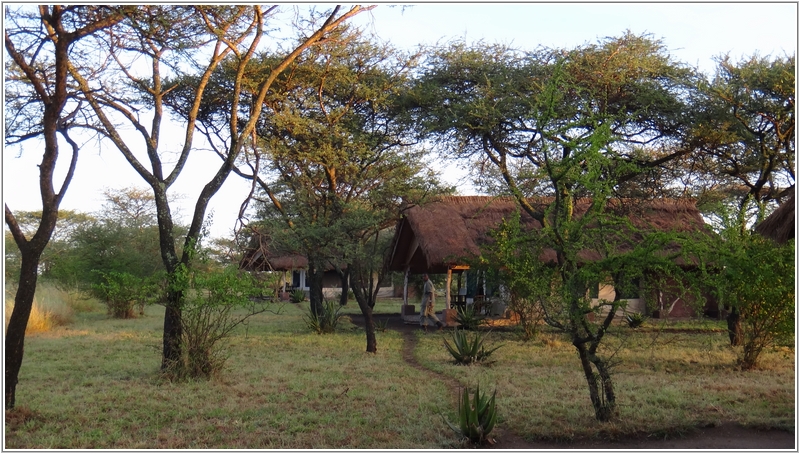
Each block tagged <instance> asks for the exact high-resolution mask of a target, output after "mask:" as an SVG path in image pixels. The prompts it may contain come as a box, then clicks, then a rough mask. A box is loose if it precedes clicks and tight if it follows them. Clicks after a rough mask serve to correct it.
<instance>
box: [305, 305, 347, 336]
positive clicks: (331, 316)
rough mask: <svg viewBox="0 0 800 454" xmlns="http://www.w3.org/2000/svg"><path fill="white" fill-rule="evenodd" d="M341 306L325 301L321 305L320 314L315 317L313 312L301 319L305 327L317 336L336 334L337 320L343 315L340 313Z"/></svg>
mask: <svg viewBox="0 0 800 454" xmlns="http://www.w3.org/2000/svg"><path fill="white" fill-rule="evenodd" d="M341 310H342V306H340V305H339V304H338V303H335V302H333V301H326V302H325V304H323V305H322V312H321V313H320V314H319V315H317V314H315V313H314V311H313V310H310V311H309V312H308V314H306V315H305V316H304V317H303V320H304V321H305V322H306V326H307V327H308V328H309V329H311V330H312V331H315V332H316V333H317V334H330V333H334V332H336V326H337V325H338V324H339V319H340V318H342V316H343V315H344V314H342V313H341Z"/></svg>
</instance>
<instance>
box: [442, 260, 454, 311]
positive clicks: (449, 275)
mask: <svg viewBox="0 0 800 454" xmlns="http://www.w3.org/2000/svg"><path fill="white" fill-rule="evenodd" d="M451 282H453V269H452V268H450V267H447V284H445V285H446V286H445V288H444V307H445V309H450V283H451Z"/></svg>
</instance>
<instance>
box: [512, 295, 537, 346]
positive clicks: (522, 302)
mask: <svg viewBox="0 0 800 454" xmlns="http://www.w3.org/2000/svg"><path fill="white" fill-rule="evenodd" d="M508 308H509V309H510V310H511V312H512V313H513V314H516V315H517V316H518V317H519V329H520V330H521V332H522V340H525V341H528V340H531V339H533V338H535V337H536V334H537V333H538V332H539V326H540V325H541V323H542V320H543V319H544V309H543V308H542V305H541V303H539V301H538V300H536V299H532V298H522V297H520V296H518V295H517V294H515V293H512V294H511V298H510V300H509V302H508Z"/></svg>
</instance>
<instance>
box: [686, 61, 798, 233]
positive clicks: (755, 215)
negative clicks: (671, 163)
mask: <svg viewBox="0 0 800 454" xmlns="http://www.w3.org/2000/svg"><path fill="white" fill-rule="evenodd" d="M794 98H795V56H794V55H786V56H783V57H781V56H776V57H772V56H768V57H762V56H759V55H758V54H755V55H753V56H751V57H745V58H743V59H741V60H740V61H733V60H732V59H731V58H730V56H728V55H726V56H723V57H720V58H718V66H717V72H716V73H715V74H714V75H713V76H712V77H711V79H710V80H707V81H706V80H703V81H701V83H700V84H699V86H698V100H697V102H696V103H695V106H694V108H695V109H696V110H697V111H698V113H699V118H698V120H697V121H695V122H692V123H691V125H690V126H691V134H692V135H693V140H694V141H695V143H696V144H697V145H696V146H697V147H699V148H701V149H702V150H703V151H702V153H696V154H695V155H694V156H693V157H692V159H691V163H690V164H691V165H687V167H689V168H691V169H692V171H694V172H697V174H696V175H697V176H696V177H695V178H693V179H692V180H693V181H694V182H695V185H694V187H692V190H693V191H694V192H695V193H696V194H698V196H699V197H700V198H701V201H702V202H709V203H711V202H720V203H724V204H726V205H728V206H731V207H735V209H736V210H738V211H739V212H740V214H741V216H740V219H741V220H740V223H739V225H738V227H739V230H740V232H744V231H745V230H746V229H747V225H748V224H750V223H753V222H758V221H759V220H760V219H763V217H764V216H766V215H767V214H768V210H767V209H768V208H769V206H770V205H773V206H774V205H775V204H774V201H776V200H777V199H778V198H779V196H780V194H781V192H782V191H783V190H785V189H786V188H788V187H790V186H792V185H793V184H794V180H795V178H794V169H795V146H796V141H795V108H794ZM711 214H712V215H714V214H716V213H713V212H712V213H711ZM712 221H716V219H714V218H713V216H712Z"/></svg>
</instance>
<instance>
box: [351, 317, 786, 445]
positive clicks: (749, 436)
mask: <svg viewBox="0 0 800 454" xmlns="http://www.w3.org/2000/svg"><path fill="white" fill-rule="evenodd" d="M351 320H352V321H353V323H354V324H356V325H358V326H362V327H363V326H364V319H363V317H361V316H360V315H352V316H351ZM376 320H381V321H384V320H388V325H387V327H388V328H389V329H392V330H395V331H399V332H400V333H402V335H403V359H404V360H405V361H406V362H407V363H408V364H409V365H410V366H411V367H414V368H415V369H418V370H420V371H422V372H425V373H427V374H430V375H432V376H435V377H436V379H438V380H441V381H443V382H444V383H445V384H446V385H447V387H448V388H449V389H451V391H452V392H451V396H452V402H453V405H455V402H456V399H457V397H456V396H457V395H458V394H457V393H458V392H459V391H460V389H461V384H460V383H459V382H458V381H457V380H455V379H454V378H452V377H448V376H446V375H442V374H439V373H437V372H435V371H432V370H430V369H427V368H425V367H423V366H422V365H421V364H419V362H417V360H416V358H415V357H414V350H415V349H416V346H417V334H416V333H417V332H419V331H420V330H421V328H420V327H419V326H418V325H406V324H404V323H403V321H402V319H401V318H400V315H399V314H394V315H378V316H376ZM494 433H495V438H496V441H497V442H496V444H495V445H493V446H491V447H488V446H487V448H491V449H521V450H531V449H536V450H561V449H569V450H579V451H584V450H596V449H598V450H599V449H602V450H621V449H637V450H638V449H643V450H686V449H723V450H733V449H737V450H786V449H791V450H795V451H796V450H797V449H798V440H797V437H796V435H795V432H786V431H783V430H756V429H752V428H746V427H742V426H740V425H738V424H736V423H724V424H721V425H719V426H714V427H703V428H698V429H697V431H695V432H693V433H690V434H682V435H681V434H678V435H675V436H674V437H668V438H663V437H662V438H653V437H647V436H640V437H634V438H629V439H622V440H616V441H604V440H595V439H585V440H575V441H573V442H570V443H548V442H541V443H540V442H533V441H528V440H525V439H524V438H522V437H521V436H519V435H518V434H515V433H513V432H511V431H510V430H506V429H504V428H503V427H497V428H496V429H495V431H494Z"/></svg>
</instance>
